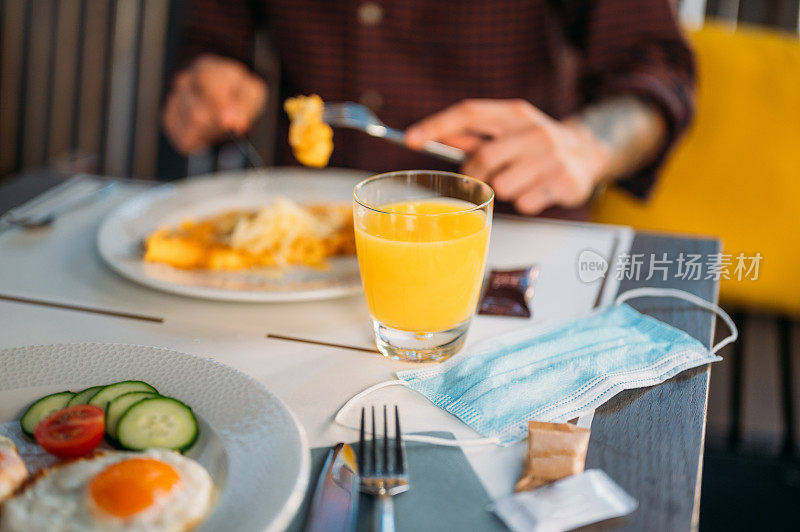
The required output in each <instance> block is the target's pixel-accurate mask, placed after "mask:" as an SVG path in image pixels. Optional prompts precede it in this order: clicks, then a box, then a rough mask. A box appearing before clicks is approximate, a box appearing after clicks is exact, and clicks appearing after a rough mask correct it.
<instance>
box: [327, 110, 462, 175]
mask: <svg viewBox="0 0 800 532" xmlns="http://www.w3.org/2000/svg"><path fill="white" fill-rule="evenodd" d="M322 120H323V121H325V122H326V123H327V124H329V125H331V126H334V127H346V128H350V129H358V130H359V131H364V132H365V133H367V134H368V135H372V136H373V137H381V138H385V139H386V140H390V141H392V142H394V143H395V144H400V145H403V146H405V137H406V134H405V133H404V132H403V131H400V130H399V129H393V128H390V127H388V126H387V125H386V124H384V123H383V122H381V120H380V119H379V118H378V117H377V116H375V113H373V112H372V111H371V110H370V109H369V108H368V107H366V106H364V105H361V104H359V103H355V102H331V103H326V104H325V110H324V112H323V115H322ZM422 151H423V152H425V153H427V154H429V155H433V156H434V157H438V158H440V159H444V160H445V161H449V162H451V163H456V164H461V163H463V162H464V160H465V159H466V155H465V154H464V150H460V149H458V148H454V147H453V146H448V145H447V144H442V143H441V142H435V141H429V142H426V143H425V145H424V146H422Z"/></svg>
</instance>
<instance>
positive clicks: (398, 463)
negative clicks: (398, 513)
mask: <svg viewBox="0 0 800 532" xmlns="http://www.w3.org/2000/svg"><path fill="white" fill-rule="evenodd" d="M365 418H366V410H365V409H364V408H362V409H361V431H360V435H359V440H358V471H359V474H360V476H361V491H363V492H364V493H369V494H370V495H373V496H375V498H376V503H377V508H376V510H377V511H376V512H375V516H376V521H375V530H380V531H381V532H394V503H393V501H392V497H393V496H395V495H397V494H399V493H403V492H404V491H408V489H409V488H410V487H411V486H410V484H409V481H408V467H407V465H406V456H405V444H404V443H403V439H402V437H401V433H400V413H399V411H398V410H397V406H395V407H394V427H395V428H394V430H395V432H394V444H393V445H392V450H391V452H390V451H389V431H388V415H387V413H386V405H384V406H383V439H382V442H381V443H382V445H381V455H382V457H381V459H380V460H378V449H377V446H378V443H377V435H378V432H377V430H376V427H375V407H374V406H373V407H372V440H370V441H369V442H368V441H367V440H366V435H365V430H364V428H365V424H366V422H365Z"/></svg>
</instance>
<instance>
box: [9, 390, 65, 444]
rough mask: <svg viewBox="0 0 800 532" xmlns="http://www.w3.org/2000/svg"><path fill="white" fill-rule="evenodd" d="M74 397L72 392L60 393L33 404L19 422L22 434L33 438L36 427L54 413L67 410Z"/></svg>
mask: <svg viewBox="0 0 800 532" xmlns="http://www.w3.org/2000/svg"><path fill="white" fill-rule="evenodd" d="M74 396H75V394H74V393H72V392H58V393H54V394H50V395H47V396H45V397H42V398H41V399H39V400H38V401H36V402H35V403H33V404H32V405H31V406H30V408H28V410H27V411H26V412H25V414H24V415H23V416H22V419H20V420H19V424H20V426H21V427H22V432H24V433H25V434H27V435H28V436H30V437H31V438H33V433H34V431H35V430H36V425H38V424H39V422H40V421H41V420H43V419H44V418H46V417H47V416H49V415H50V414H52V413H53V412H58V411H59V410H61V409H62V408H65V407H66V406H67V403H68V402H69V400H70V399H72V398H73V397H74Z"/></svg>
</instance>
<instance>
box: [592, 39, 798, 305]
mask: <svg viewBox="0 0 800 532" xmlns="http://www.w3.org/2000/svg"><path fill="white" fill-rule="evenodd" d="M690 38H691V40H692V41H693V43H694V47H695V51H696V54H697V61H698V76H699V87H698V100H697V115H696V117H695V120H694V123H693V125H692V127H691V128H690V130H689V132H688V133H687V135H686V137H685V138H684V139H683V141H682V142H681V144H680V145H679V146H678V148H677V149H676V150H675V152H674V153H673V154H672V156H671V157H670V159H669V161H668V163H667V164H666V166H665V167H664V169H663V171H662V173H661V177H660V180H659V182H658V184H657V185H656V188H655V190H654V191H653V195H652V197H651V198H650V200H649V201H647V202H642V201H639V200H636V199H634V198H632V197H631V196H629V195H626V194H625V193H624V192H623V191H621V190H619V189H616V188H614V187H611V188H609V189H608V190H607V191H606V192H605V193H604V194H603V195H602V196H601V197H600V198H599V200H598V202H597V204H596V205H595V208H594V211H593V218H594V219H595V220H596V221H599V222H606V223H617V224H625V225H632V226H634V227H637V228H641V229H650V230H658V231H670V232H682V233H693V234H705V235H714V236H719V237H721V238H722V241H723V249H724V253H725V254H730V255H731V256H732V258H733V259H734V261H733V262H734V264H733V265H732V266H731V267H730V269H729V271H730V272H731V273H733V267H734V266H735V264H736V261H735V258H736V256H737V255H738V254H739V253H743V254H744V255H745V256H747V257H750V256H755V255H756V254H757V253H760V254H761V255H762V257H763V259H762V260H761V262H760V264H759V272H758V274H759V275H758V279H757V280H741V281H739V280H737V279H735V278H732V279H730V280H725V279H723V280H722V284H721V288H720V296H721V299H722V301H723V302H724V303H727V304H728V305H731V306H747V307H751V308H760V309H769V310H775V311H778V312H780V313H782V314H789V315H795V316H797V315H800V271H798V270H800V220H798V218H799V217H800V40H798V39H797V38H796V37H795V36H792V35H789V34H777V33H775V32H770V31H767V30H762V29H755V28H744V29H743V28H742V27H739V28H738V29H736V30H732V29H730V28H728V27H724V26H721V25H718V24H713V23H711V24H706V25H705V26H704V27H703V28H702V29H700V30H697V31H695V32H692V33H691V35H690ZM732 277H733V276H732Z"/></svg>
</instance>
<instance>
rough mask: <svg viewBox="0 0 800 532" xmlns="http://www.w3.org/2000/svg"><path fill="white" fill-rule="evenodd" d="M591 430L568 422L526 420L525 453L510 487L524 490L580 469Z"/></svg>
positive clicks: (578, 471) (575, 472)
mask: <svg viewBox="0 0 800 532" xmlns="http://www.w3.org/2000/svg"><path fill="white" fill-rule="evenodd" d="M589 434H591V430H589V429H584V428H580V427H577V426H575V425H573V424H571V423H544V422H541V421H531V422H530V423H529V424H528V454H527V455H526V457H525V468H524V470H523V472H522V476H521V477H520V478H519V480H518V481H517V485H516V486H515V487H514V491H527V490H532V489H535V488H538V487H539V486H543V485H545V484H549V483H551V482H555V481H556V480H560V479H562V478H564V477H568V476H570V475H575V474H577V473H581V472H582V471H583V467H584V465H585V464H586V449H587V448H588V447H589Z"/></svg>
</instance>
